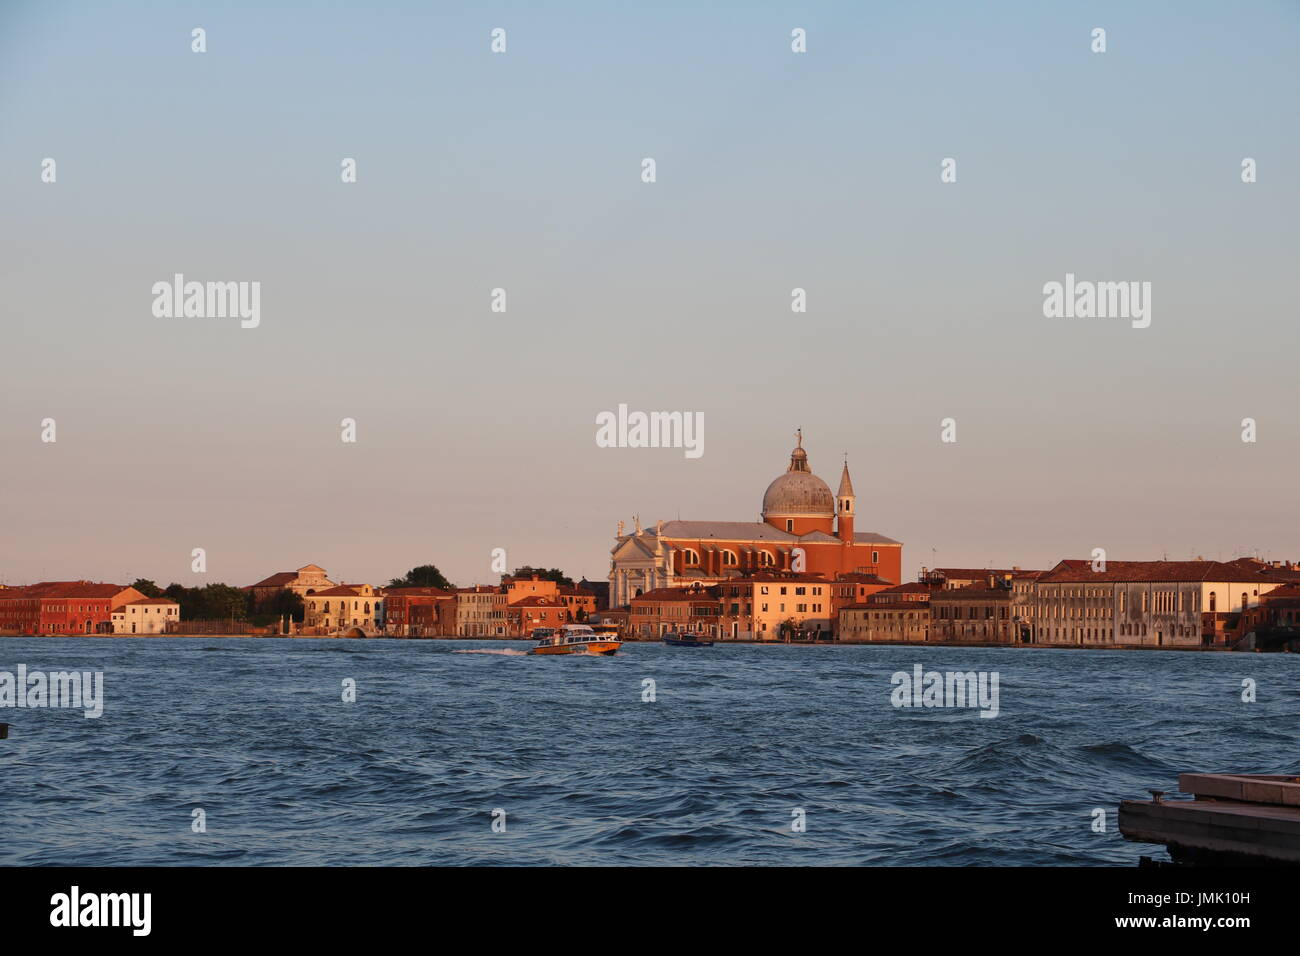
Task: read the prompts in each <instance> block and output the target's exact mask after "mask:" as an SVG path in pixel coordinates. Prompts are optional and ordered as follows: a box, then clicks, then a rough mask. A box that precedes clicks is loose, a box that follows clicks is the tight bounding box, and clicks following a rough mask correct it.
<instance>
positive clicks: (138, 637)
mask: <svg viewBox="0 0 1300 956" xmlns="http://www.w3.org/2000/svg"><path fill="white" fill-rule="evenodd" d="M52 637H80V638H92V639H94V638H98V639H103V640H129V641H150V640H156V639H158V638H183V639H185V640H198V639H201V638H211V639H217V640H230V639H234V638H238V639H241V640H272V641H304V640H305V641H521V642H525V643H532V642H533V640H532V638H529V637H496V636H487V635H477V636H468V635H460V634H446V635H438V636H437V637H327V636H324V635H318V634H0V639H3V638H31V639H33V640H46V639H48V638H52ZM623 642H624V643H625V644H659V643H662V642H661V641H660V640H658V639H655V638H624V639H623ZM730 644H735V645H746V646H755V647H967V648H969V647H986V648H1005V649H1007V650H1038V651H1048V650H1051V651H1184V652H1186V651H1192V652H1209V653H1228V654H1251V653H1283V654H1285V653H1290V652H1288V651H1285V650H1283V651H1273V652H1264V651H1245V650H1243V651H1234V650H1233V649H1232V648H1230V647H1204V646H1159V645H1154V644H1101V645H1097V644H997V643H993V642H990V641H970V642H958V641H943V642H940V641H740V640H721V639H715V640H714V645H715V646H717V647H725V646H727V645H730Z"/></svg>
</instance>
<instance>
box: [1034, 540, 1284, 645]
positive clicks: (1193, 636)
mask: <svg viewBox="0 0 1300 956" xmlns="http://www.w3.org/2000/svg"><path fill="white" fill-rule="evenodd" d="M1105 568H1106V569H1105V570H1104V571H1094V570H1093V569H1092V562H1090V561H1087V560H1065V561H1061V562H1059V563H1058V564H1057V565H1056V566H1055V567H1054V568H1052V569H1051V570H1050V571H1047V572H1045V573H1043V574H1042V575H1041V576H1040V577H1038V579H1037V580H1036V581H1035V582H1034V585H1033V600H1032V610H1031V615H1032V620H1031V625H1030V630H1031V632H1032V636H1033V642H1034V643H1035V644H1072V645H1079V646H1102V647H1105V646H1138V647H1197V646H1200V645H1202V644H1203V643H1212V642H1213V641H1214V637H1215V634H1216V631H1217V630H1218V627H1217V625H1216V623H1215V622H1216V621H1222V620H1224V619H1223V618H1220V617H1218V616H1219V615H1227V614H1239V613H1241V612H1242V611H1249V610H1250V609H1251V608H1252V607H1258V606H1259V604H1260V603H1261V599H1262V598H1263V596H1264V595H1267V594H1268V593H1270V592H1271V591H1274V590H1276V589H1277V588H1279V587H1281V586H1283V585H1284V584H1286V583H1287V582H1286V581H1285V580H1284V579H1282V578H1280V577H1278V576H1276V575H1275V576H1271V577H1270V576H1269V575H1267V574H1265V573H1263V572H1261V571H1258V570H1255V569H1253V568H1250V567H1243V566H1241V565H1239V564H1225V563H1223V562H1219V561H1107V562H1106V565H1105ZM1203 636H1204V638H1205V639H1204V640H1203Z"/></svg>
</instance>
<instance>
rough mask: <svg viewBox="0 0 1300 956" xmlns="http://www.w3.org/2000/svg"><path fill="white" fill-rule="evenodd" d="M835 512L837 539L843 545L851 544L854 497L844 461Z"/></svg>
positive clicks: (846, 460) (846, 463)
mask: <svg viewBox="0 0 1300 956" xmlns="http://www.w3.org/2000/svg"><path fill="white" fill-rule="evenodd" d="M835 499H836V502H835V507H836V512H837V514H838V515H839V528H838V530H839V538H840V540H841V541H843V542H844V543H845V544H852V543H853V515H854V510H855V508H856V500H857V499H856V497H855V496H854V494H853V482H852V480H851V479H850V478H849V462H848V459H847V458H846V459H845V460H844V473H843V474H842V475H840V490H839V493H838V494H836V496H835Z"/></svg>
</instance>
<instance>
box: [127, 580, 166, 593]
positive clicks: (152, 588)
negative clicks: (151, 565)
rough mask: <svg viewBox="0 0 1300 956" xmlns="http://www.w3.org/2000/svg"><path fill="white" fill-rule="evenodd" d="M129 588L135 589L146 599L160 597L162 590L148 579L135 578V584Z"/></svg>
mask: <svg viewBox="0 0 1300 956" xmlns="http://www.w3.org/2000/svg"><path fill="white" fill-rule="evenodd" d="M131 587H133V588H135V589H136V590H137V591H139V592H140V593H141V594H143V595H144V596H145V597H147V598H156V597H161V596H162V593H163V590H162V588H160V587H159V586H158V585H156V584H154V583H153V582H152V581H150V580H149V579H148V578H136V579H135V583H134V584H132V585H131Z"/></svg>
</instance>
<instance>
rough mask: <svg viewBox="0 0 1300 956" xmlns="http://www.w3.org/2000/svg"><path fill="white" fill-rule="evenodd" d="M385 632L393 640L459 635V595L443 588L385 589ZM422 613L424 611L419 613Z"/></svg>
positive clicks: (381, 592)
mask: <svg viewBox="0 0 1300 956" xmlns="http://www.w3.org/2000/svg"><path fill="white" fill-rule="evenodd" d="M380 597H381V598H382V599H383V603H384V632H385V633H386V634H389V635H391V636H393V637H431V636H433V635H435V634H455V633H456V592H455V591H445V590H443V589H442V588H418V587H417V588H384V589H382V590H381V591H380ZM417 609H421V610H417Z"/></svg>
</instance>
